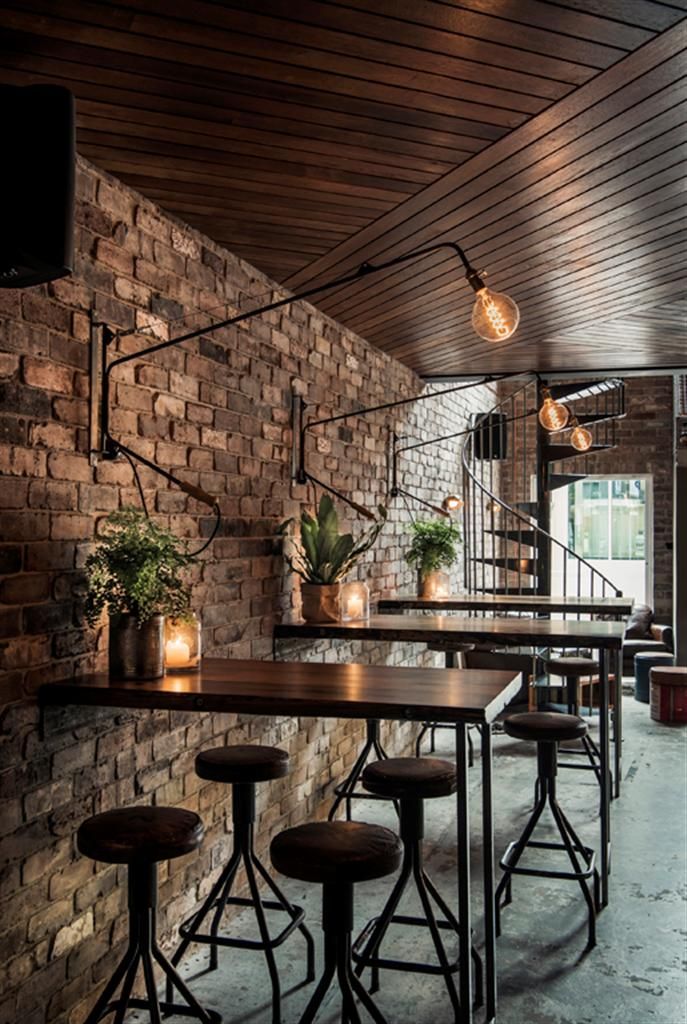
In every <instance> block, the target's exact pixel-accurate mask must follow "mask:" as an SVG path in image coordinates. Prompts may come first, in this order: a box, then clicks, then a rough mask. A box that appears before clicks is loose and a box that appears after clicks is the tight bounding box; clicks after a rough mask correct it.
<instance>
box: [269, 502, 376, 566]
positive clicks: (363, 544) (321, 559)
mask: <svg viewBox="0 0 687 1024" xmlns="http://www.w3.org/2000/svg"><path fill="white" fill-rule="evenodd" d="M377 511H378V513H379V519H378V520H376V522H375V523H374V525H373V526H371V527H370V529H369V530H366V531H365V533H363V535H362V536H361V537H360V538H359V539H358V540H357V541H356V540H354V539H353V535H352V534H350V533H339V517H338V514H337V511H336V508H335V506H334V502H333V501H332V499H331V498H330V497H329V495H328V494H324V495H323V496H322V498H321V499H320V504H319V507H318V509H317V517H316V518H314V517H313V516H311V515H310V513H309V512H306V511H305V509H304V510H303V512H302V513H301V521H300V546H299V547H297V549H296V551H295V553H294V554H293V556H291V555H289V554H288V553H286V552H284V558H285V559H286V561H287V563H288V565H289V567H290V568H291V569H292V570H293V572H296V573H298V575H299V576H300V577H301V578H302V579H304V580H305V581H306V582H307V583H319V584H329V583H338V582H339V580H341V579H343V577H344V576H345V575H346V573H347V572H348V571H349V569H351V568H352V567H353V566H354V565H355V563H356V562H357V561H358V559H359V558H360V556H361V555H363V554H364V553H365V552H366V551H368V550H369V549H370V548H371V547H372V545H373V544H374V542H375V541H376V540H377V537H378V536H379V532H380V530H381V529H382V527H383V526H384V523H385V522H386V515H387V513H386V509H385V508H384V506H383V505H379V506H378V508H377ZM292 522H293V520H291V519H287V520H286V522H285V523H282V525H281V526H280V527H279V531H280V533H286V531H287V530H288V528H289V526H290V524H291V523H292Z"/></svg>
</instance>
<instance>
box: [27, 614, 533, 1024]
mask: <svg viewBox="0 0 687 1024" xmlns="http://www.w3.org/2000/svg"><path fill="white" fill-rule="evenodd" d="M396 621H397V622H398V618H397V619H396ZM519 689H520V679H519V676H518V675H513V673H511V672H492V671H491V670H484V669H436V668H401V667H397V666H387V665H384V666H376V665H374V666H373V665H340V664H332V665H329V664H328V665H327V667H326V671H323V668H322V665H321V664H317V663H313V662H308V663H298V662H269V661H232V660H229V659H213V658H209V659H204V660H203V662H202V665H201V669H200V672H196V673H189V674H187V675H174V676H165V677H164V678H162V679H156V680H147V681H145V682H121V681H118V680H113V679H110V678H109V677H108V676H106V675H91V676H83V677H80V678H77V679H70V680H67V681H62V682H55V683H46V684H45V685H44V686H42V687H41V689H40V691H39V699H40V702H41V708H42V709H43V708H44V707H46V706H47V705H59V706H64V705H72V704H81V705H83V704H87V705H94V706H98V707H116V708H148V709H156V708H166V709H169V710H176V711H203V712H206V711H228V712H237V713H242V714H254V715H298V716H303V717H319V716H323V717H337V718H356V719H370V718H384V719H392V720H394V719H395V720H399V721H413V722H422V721H425V720H426V719H427V718H434V719H441V721H442V722H451V723H453V724H454V725H455V744H456V773H457V780H458V785H457V790H456V838H457V845H456V853H457V868H458V921H459V924H460V936H459V941H460V950H459V961H460V979H459V984H460V1003H461V1010H462V1018H463V1021H464V1022H465V1024H471V1022H472V1020H473V1007H472V1002H473V991H472V973H471V964H470V947H471V917H472V914H471V906H470V817H469V803H468V757H467V726H468V724H470V723H474V724H477V725H479V726H481V728H480V733H481V736H482V808H483V826H482V843H483V878H484V916H485V968H486V970H485V977H486V989H487V993H486V1007H487V1020H490V1021H491V1020H493V1019H494V1018H495V1015H496V951H495V947H496V942H495V921H494V834H493V812H492V778H491V724H492V722H493V721H494V719H495V718H496V716H497V715H498V714H499V713H500V712H501V711H503V709H504V708H505V707H506V706H507V704H508V703H509V702H510V701H511V700H512V699H513V698H514V697H515V696H516V694H517V693H518V692H519ZM44 728H45V723H44Z"/></svg>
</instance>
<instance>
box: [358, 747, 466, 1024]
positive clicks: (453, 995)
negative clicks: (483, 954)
mask: <svg viewBox="0 0 687 1024" xmlns="http://www.w3.org/2000/svg"><path fill="white" fill-rule="evenodd" d="M363 786H364V787H365V789H367V790H369V791H370V792H371V793H375V794H376V795H378V796H383V797H386V799H388V800H396V801H397V802H398V804H399V807H400V830H401V839H402V841H403V862H402V865H401V872H400V874H399V876H398V879H397V880H396V883H395V885H394V887H393V889H392V891H391V894H390V896H389V898H388V900H387V902H386V904H385V905H384V908H383V909H382V911H381V913H380V914H378V915H377V916H376V917H373V918H371V919H370V920H369V921H368V922H367V924H366V925H365V927H364V928H363V930H362V931H361V933H360V935H359V936H358V938H357V939H356V940H355V942H354V943H353V948H352V957H353V960H354V961H355V963H356V969H355V971H356V974H357V975H360V974H362V972H363V970H365V968H366V967H369V968H371V970H372V985H371V988H370V991H371V992H376V991H377V989H378V988H379V971H380V970H382V969H384V970H394V971H409V972H413V973H416V974H438V975H442V976H443V978H444V982H445V984H446V989H447V992H448V995H449V999H450V1000H451V1004H452V1006H453V1011H454V1016H455V1019H456V1021H459V1020H462V1019H463V1018H464V1014H462V1013H461V1007H460V1001H459V998H458V993H457V991H456V986H455V981H454V974H455V973H456V972H457V971H458V967H459V962H458V958H457V957H456V958H454V959H451V960H450V959H449V957H448V955H447V953H446V948H445V946H444V943H443V941H442V937H441V930H442V929H446V930H448V931H449V932H452V933H453V937H454V939H455V940H457V941H459V937H460V925H459V923H458V921H457V919H456V917H455V915H454V913H453V912H452V910H451V909H450V907H449V906H448V904H447V903H446V900H445V899H444V898H443V897H442V896H441V894H440V893H439V892H438V890H437V888H436V886H435V885H434V883H433V882H432V880H431V878H429V876H428V875H427V872H426V871H425V869H424V860H423V839H424V801H425V800H431V799H436V798H440V797H446V796H451V794H453V793H455V791H456V787H457V779H456V767H455V765H454V764H452V763H451V762H450V761H442V760H439V759H438V758H433V757H422V758H417V757H397V758H390V759H388V760H386V761H377V762H375V763H374V764H370V765H368V766H367V768H366V769H365V771H364V772H363ZM411 878H412V880H413V882H414V884H415V888H416V890H417V893H418V895H419V897H420V903H421V906H422V916H420V917H419V916H409V915H407V914H399V913H397V911H398V908H399V905H400V902H401V899H402V897H403V894H404V892H405V891H406V888H407V886H408V883H409V882H410V880H411ZM433 904H434V906H435V907H437V908H438V910H439V912H440V917H439V918H438V919H437V915H436V913H435V910H434V906H433ZM392 924H397V925H414V926H418V927H424V928H428V929H429V933H430V935H431V938H432V943H433V945H434V951H435V954H436V961H435V962H433V963H428V962H426V961H419V960H417V959H416V960H396V959H392V958H390V957H389V956H388V955H387V956H384V957H382V956H381V955H380V948H381V946H382V944H383V942H384V938H385V935H386V933H387V930H388V929H389V927H390V925H392ZM471 955H472V962H473V965H474V972H475V993H476V1005H477V1006H480V1005H481V1003H482V974H483V971H482V961H481V959H480V957H479V955H478V953H477V951H476V950H475V948H474V947H472V949H471Z"/></svg>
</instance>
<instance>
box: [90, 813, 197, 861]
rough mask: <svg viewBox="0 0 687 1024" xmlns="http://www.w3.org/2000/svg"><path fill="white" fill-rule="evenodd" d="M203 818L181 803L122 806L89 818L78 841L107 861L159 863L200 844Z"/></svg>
mask: <svg viewBox="0 0 687 1024" xmlns="http://www.w3.org/2000/svg"><path fill="white" fill-rule="evenodd" d="M202 839H203V822H202V821H201V820H200V818H199V817H198V815H197V814H194V813H193V811H185V810H183V809H182V808H179V807H122V808H117V809H116V810H113V811H105V812H104V813H103V814H96V815H94V817H92V818H88V819H87V820H86V821H84V822H83V823H82V824H81V825H80V826H79V830H78V832H77V835H76V842H77V846H78V848H79V850H80V851H81V853H83V854H85V855H86V856H87V857H92V858H93V860H100V861H104V862H105V863H107V864H146V863H147V864H155V863H157V862H158V861H161V860H171V859H172V858H173V857H182V856H183V855H184V854H185V853H191V851H192V850H195V849H197V847H198V846H200V844H201V842H202Z"/></svg>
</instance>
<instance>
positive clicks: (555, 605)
mask: <svg viewBox="0 0 687 1024" xmlns="http://www.w3.org/2000/svg"><path fill="white" fill-rule="evenodd" d="M633 604H634V600H633V598H631V597H572V596H571V597H566V596H565V595H561V596H556V595H551V594H516V593H513V594H451V595H450V596H449V597H416V596H415V595H414V594H400V595H396V596H394V595H393V594H385V595H382V597H381V598H380V599H379V601H378V603H377V608H378V610H379V613H380V614H383V613H385V612H397V611H409V610H414V611H444V612H467V611H479V612H511V611H513V612H531V613H532V614H534V615H544V614H558V613H563V614H566V613H567V614H569V615H570V614H572V615H604V616H608V617H609V618H615V619H622V618H625V617H626V616H627V615H630V614H631V613H632V606H633Z"/></svg>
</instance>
